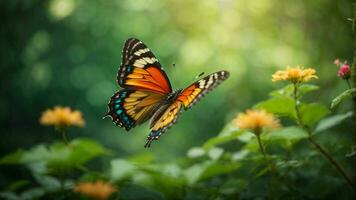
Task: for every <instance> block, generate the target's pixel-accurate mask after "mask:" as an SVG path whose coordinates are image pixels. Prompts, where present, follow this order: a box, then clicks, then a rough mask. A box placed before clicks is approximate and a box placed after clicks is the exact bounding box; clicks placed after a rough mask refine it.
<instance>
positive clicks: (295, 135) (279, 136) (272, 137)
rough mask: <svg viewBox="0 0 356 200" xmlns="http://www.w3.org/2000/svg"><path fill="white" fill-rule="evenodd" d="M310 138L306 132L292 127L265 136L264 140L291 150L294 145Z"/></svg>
mask: <svg viewBox="0 0 356 200" xmlns="http://www.w3.org/2000/svg"><path fill="white" fill-rule="evenodd" d="M308 137H309V135H308V133H307V132H305V130H303V129H301V128H298V127H295V126H290V127H285V128H282V129H279V130H276V131H274V132H271V133H269V134H265V138H263V140H264V141H266V142H272V143H278V144H280V145H282V146H283V147H284V148H286V149H291V148H292V147H293V145H294V144H296V143H297V142H299V141H300V140H302V139H305V138H308Z"/></svg>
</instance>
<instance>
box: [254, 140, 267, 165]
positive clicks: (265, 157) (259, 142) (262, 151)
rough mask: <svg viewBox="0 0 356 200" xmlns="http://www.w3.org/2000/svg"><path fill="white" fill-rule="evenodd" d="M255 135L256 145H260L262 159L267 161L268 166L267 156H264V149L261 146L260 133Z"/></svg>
mask: <svg viewBox="0 0 356 200" xmlns="http://www.w3.org/2000/svg"><path fill="white" fill-rule="evenodd" d="M256 137H257V141H258V146H259V147H260V150H261V153H262V155H263V157H264V159H265V160H266V161H267V164H268V166H269V162H268V158H267V156H266V152H265V149H264V148H263V146H262V141H261V137H260V134H256Z"/></svg>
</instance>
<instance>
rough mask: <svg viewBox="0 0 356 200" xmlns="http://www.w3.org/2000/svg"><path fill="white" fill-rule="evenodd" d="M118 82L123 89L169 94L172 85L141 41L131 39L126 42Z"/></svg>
mask: <svg viewBox="0 0 356 200" xmlns="http://www.w3.org/2000/svg"><path fill="white" fill-rule="evenodd" d="M117 82H118V84H119V85H120V86H121V87H123V88H131V89H137V90H139V89H141V90H151V91H153V92H157V93H161V94H168V93H170V92H172V87H171V84H170V82H169V80H168V77H167V75H166V73H165V72H164V70H163V68H162V67H161V64H160V63H159V62H158V60H157V58H156V57H155V56H154V54H153V53H152V52H151V51H150V49H148V47H147V46H146V45H145V44H144V43H143V42H142V41H140V40H138V39H135V38H130V39H128V40H127V41H126V42H125V45H124V49H123V56H122V63H121V66H120V69H119V71H118V74H117Z"/></svg>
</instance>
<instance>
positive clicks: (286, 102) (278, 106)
mask: <svg viewBox="0 0 356 200" xmlns="http://www.w3.org/2000/svg"><path fill="white" fill-rule="evenodd" d="M294 106H295V103H294V100H293V99H292V98H290V97H275V98H270V99H268V100H266V101H262V102H260V103H258V104H257V105H255V108H257V109H265V110H266V111H268V112H271V113H274V114H276V115H280V116H288V117H291V118H295V110H294Z"/></svg>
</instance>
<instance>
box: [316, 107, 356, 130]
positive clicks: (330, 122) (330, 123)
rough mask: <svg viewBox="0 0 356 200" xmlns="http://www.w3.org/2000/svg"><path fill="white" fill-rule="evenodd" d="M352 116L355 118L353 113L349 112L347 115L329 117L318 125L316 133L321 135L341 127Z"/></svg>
mask: <svg viewBox="0 0 356 200" xmlns="http://www.w3.org/2000/svg"><path fill="white" fill-rule="evenodd" d="M352 116H353V112H352V111H349V112H347V113H345V114H338V115H333V116H330V117H327V118H325V119H323V120H321V121H320V122H319V123H318V125H317V127H316V129H315V133H319V132H322V131H325V130H328V129H330V128H332V127H334V126H336V125H339V124H340V123H342V122H343V121H344V120H346V119H348V118H350V117H352Z"/></svg>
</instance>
